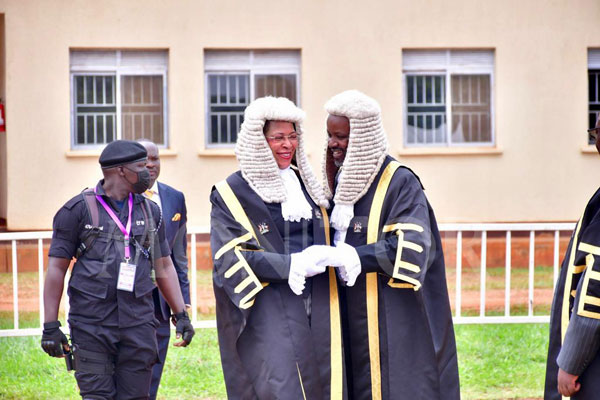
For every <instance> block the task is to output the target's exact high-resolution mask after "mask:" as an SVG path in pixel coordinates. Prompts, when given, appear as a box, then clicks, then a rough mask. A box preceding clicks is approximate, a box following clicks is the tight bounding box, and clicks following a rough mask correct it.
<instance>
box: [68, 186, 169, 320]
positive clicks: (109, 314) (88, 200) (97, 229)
mask: <svg viewBox="0 0 600 400" xmlns="http://www.w3.org/2000/svg"><path fill="white" fill-rule="evenodd" d="M81 195H82V196H83V200H84V201H85V204H86V208H87V213H88V218H87V221H86V225H85V226H84V229H82V232H81V233H80V235H79V241H80V244H79V248H78V250H77V262H76V263H75V265H74V266H73V270H72V273H71V279H70V281H69V302H70V305H71V307H70V312H69V321H70V322H71V321H73V322H83V323H90V324H102V325H112V326H119V327H128V326H135V325H139V324H141V323H145V322H150V321H153V320H154V303H153V301H152V290H153V289H154V288H155V284H154V282H153V280H152V275H153V268H152V264H153V263H152V260H153V256H154V254H155V250H154V249H153V247H154V246H156V245H157V244H156V241H155V237H156V234H157V232H158V231H157V229H158V228H159V227H160V223H161V222H162V219H161V221H159V223H158V224H155V221H154V218H153V217H152V215H153V214H152V209H151V205H150V203H149V201H148V200H147V199H144V202H143V204H140V203H138V204H139V207H136V206H132V207H133V209H132V226H131V239H130V240H131V244H132V246H133V247H134V248H135V252H133V253H132V259H131V260H130V262H131V263H133V264H135V265H136V268H137V271H136V276H135V282H134V288H133V292H128V291H123V290H117V288H116V283H117V279H118V274H119V268H120V267H119V266H120V263H121V262H122V261H123V251H122V250H123V243H124V238H123V234H122V233H121V232H120V231H119V230H115V229H114V224H112V223H110V222H109V221H112V219H110V217H109V216H107V215H105V214H100V213H99V206H98V201H97V199H96V196H95V193H94V191H93V189H87V190H85V191H83V192H82V194H81ZM142 217H143V222H142ZM134 221H135V222H134ZM90 223H91V224H90ZM142 225H143V226H142ZM108 227H110V228H108ZM159 253H160V250H159V251H158V253H156V254H159ZM158 256H159V257H160V255H158Z"/></svg>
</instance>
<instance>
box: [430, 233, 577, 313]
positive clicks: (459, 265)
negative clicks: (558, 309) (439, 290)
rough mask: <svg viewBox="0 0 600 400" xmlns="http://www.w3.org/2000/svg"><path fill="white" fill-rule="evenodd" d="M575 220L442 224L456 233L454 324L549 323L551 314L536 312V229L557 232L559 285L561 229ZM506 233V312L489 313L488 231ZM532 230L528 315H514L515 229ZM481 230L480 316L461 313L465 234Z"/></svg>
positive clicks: (555, 272) (555, 260) (555, 270)
mask: <svg viewBox="0 0 600 400" xmlns="http://www.w3.org/2000/svg"><path fill="white" fill-rule="evenodd" d="M574 226H575V224H574V223H490V224H440V225H439V228H440V231H441V232H453V231H455V232H456V293H455V296H456V298H455V313H454V323H456V324H466V323H523V322H528V323H529V322H548V321H549V320H550V316H549V315H533V294H534V291H533V290H534V270H535V232H554V257H553V282H554V285H556V279H557V277H558V268H559V264H558V263H559V245H560V232H561V231H572V230H573V228H574ZM494 231H495V232H506V248H505V260H506V261H505V263H506V264H505V285H504V286H505V291H504V315H503V316H486V315H485V299H486V278H487V274H486V268H487V261H486V258H487V232H494ZM523 231H524V232H529V271H528V285H527V286H528V298H527V315H526V316H517V315H511V314H510V295H511V293H510V292H511V285H510V282H511V263H512V261H511V254H512V242H511V237H512V232H523ZM463 232H480V233H481V268H480V283H479V290H480V292H479V295H480V297H479V316H473V317H471V316H463V315H461V305H462V282H461V280H462V247H463V245H462V233H463Z"/></svg>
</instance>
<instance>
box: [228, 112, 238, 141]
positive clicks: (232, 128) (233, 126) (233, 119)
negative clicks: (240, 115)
mask: <svg viewBox="0 0 600 400" xmlns="http://www.w3.org/2000/svg"><path fill="white" fill-rule="evenodd" d="M238 128H239V127H238V125H237V115H235V114H234V115H230V116H229V142H231V143H234V142H235V141H236V136H237V131H238Z"/></svg>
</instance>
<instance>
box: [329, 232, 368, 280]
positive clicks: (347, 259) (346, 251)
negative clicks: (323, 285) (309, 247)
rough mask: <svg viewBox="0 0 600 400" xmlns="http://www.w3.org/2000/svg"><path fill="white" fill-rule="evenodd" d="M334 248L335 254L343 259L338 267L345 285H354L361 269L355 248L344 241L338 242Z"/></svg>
mask: <svg viewBox="0 0 600 400" xmlns="http://www.w3.org/2000/svg"><path fill="white" fill-rule="evenodd" d="M335 249H336V253H337V255H338V256H339V257H341V258H342V261H343V263H342V265H340V266H339V268H338V272H339V274H340V276H341V277H342V279H343V280H344V282H346V286H354V284H355V283H356V278H358V275H360V271H361V269H362V268H361V266H360V258H359V257H358V253H357V252H356V249H355V248H354V247H352V246H350V245H349V244H346V243H344V242H340V243H338V244H337V246H336V247H335Z"/></svg>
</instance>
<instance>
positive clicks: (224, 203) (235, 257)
mask: <svg viewBox="0 0 600 400" xmlns="http://www.w3.org/2000/svg"><path fill="white" fill-rule="evenodd" d="M302 189H303V191H304V193H305V196H306V198H307V200H308V201H309V204H311V205H312V207H313V218H312V220H311V221H310V222H309V225H308V226H309V227H310V228H309V229H311V230H312V231H311V233H312V235H310V234H309V235H303V236H312V242H313V243H314V244H328V242H329V223H328V220H327V213H326V210H325V209H323V208H319V207H317V206H316V205H315V204H314V202H313V201H312V200H311V199H310V197H309V196H308V195H307V194H306V190H305V189H304V186H303V187H302ZM210 200H211V203H212V211H211V249H212V252H213V261H214V270H213V286H214V291H215V297H216V306H217V329H218V336H219V347H220V351H221V363H222V366H223V373H224V375H225V385H226V387H227V396H228V398H230V399H243V400H245V399H261V400H265V399H290V400H298V399H343V398H345V395H346V394H345V393H344V386H345V382H344V371H343V360H342V344H341V340H342V332H341V321H340V304H339V297H338V288H337V282H336V274H335V272H334V270H333V269H331V268H329V269H328V270H327V271H326V272H325V273H323V274H320V275H317V276H315V277H313V278H309V279H307V284H306V289H305V293H303V295H302V296H297V295H295V294H294V293H293V292H292V291H291V290H290V288H289V286H288V283H287V278H288V274H289V265H290V257H289V254H287V253H288V249H289V248H290V247H291V246H290V243H296V245H295V246H296V247H297V244H298V238H297V237H289V236H290V234H293V233H292V232H285V231H286V230H287V228H284V232H280V231H279V229H278V228H277V223H276V221H274V217H273V213H272V212H270V211H269V207H272V206H273V205H272V204H271V205H266V204H265V203H264V202H263V201H262V200H261V199H260V197H259V196H258V195H257V194H256V193H255V192H254V190H252V189H251V188H250V186H249V185H248V184H247V182H246V181H245V180H244V179H243V178H242V175H241V173H240V172H239V171H238V172H236V173H234V174H232V175H230V176H229V177H228V178H227V179H226V180H225V181H222V182H220V183H218V184H217V185H215V187H214V188H213V191H212V194H211V197H210ZM304 221H305V220H304ZM279 223H280V225H281V221H279ZM286 226H288V227H289V225H286ZM301 240H302V239H301ZM286 243H287V244H286ZM313 243H304V244H303V245H305V246H308V245H311V244H313ZM308 293H310V297H308V296H307V295H308ZM309 300H310V301H309ZM307 308H310V309H311V310H312V311H311V317H310V320H309V317H308V316H307Z"/></svg>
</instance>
